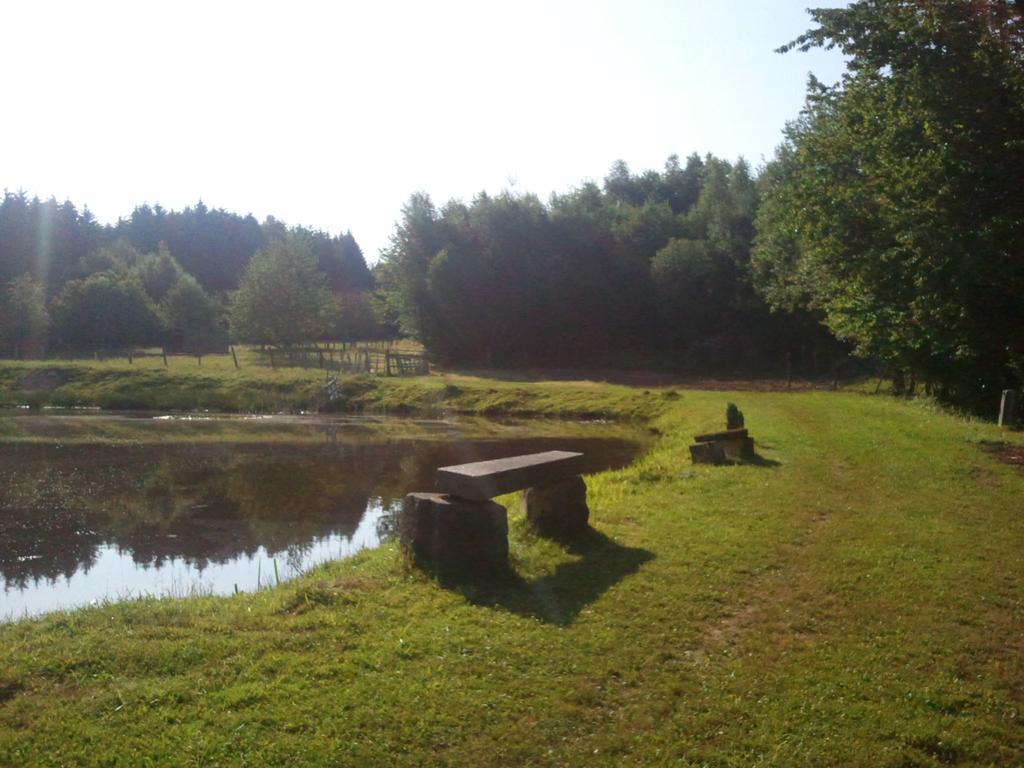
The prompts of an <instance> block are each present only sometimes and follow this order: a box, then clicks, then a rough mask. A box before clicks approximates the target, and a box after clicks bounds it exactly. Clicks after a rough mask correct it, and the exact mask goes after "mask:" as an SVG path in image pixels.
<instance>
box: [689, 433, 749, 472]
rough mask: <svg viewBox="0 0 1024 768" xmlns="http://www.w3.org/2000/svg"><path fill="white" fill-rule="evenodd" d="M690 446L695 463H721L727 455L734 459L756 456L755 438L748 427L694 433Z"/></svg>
mask: <svg viewBox="0 0 1024 768" xmlns="http://www.w3.org/2000/svg"><path fill="white" fill-rule="evenodd" d="M693 441H694V445H691V446H690V457H691V458H692V459H693V463H694V464H721V463H723V462H724V461H725V459H726V457H729V458H733V459H752V458H754V439H753V438H752V437H750V436H749V435H748V434H747V430H746V429H726V430H723V431H722V432H707V433H705V434H703V435H694V438H693Z"/></svg>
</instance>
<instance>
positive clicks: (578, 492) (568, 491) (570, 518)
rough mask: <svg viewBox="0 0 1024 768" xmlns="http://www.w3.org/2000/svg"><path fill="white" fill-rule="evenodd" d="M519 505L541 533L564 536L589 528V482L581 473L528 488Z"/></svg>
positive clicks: (557, 536) (558, 536)
mask: <svg viewBox="0 0 1024 768" xmlns="http://www.w3.org/2000/svg"><path fill="white" fill-rule="evenodd" d="M519 508H520V510H522V512H523V514H524V515H526V519H527V520H528V521H529V522H530V525H532V526H533V528H534V530H536V531H537V533H539V534H540V535H541V536H551V537H554V538H564V537H567V536H574V535H576V534H579V533H582V532H583V531H585V530H586V529H587V522H588V521H589V519H590V509H589V508H588V507H587V484H586V483H584V482H583V478H582V477H580V476H579V475H576V476H575V477H570V478H568V479H566V480H560V481H558V482H556V483H549V484H547V485H539V486H534V487H533V488H527V489H526V492H525V493H524V494H523V500H522V501H521V502H519Z"/></svg>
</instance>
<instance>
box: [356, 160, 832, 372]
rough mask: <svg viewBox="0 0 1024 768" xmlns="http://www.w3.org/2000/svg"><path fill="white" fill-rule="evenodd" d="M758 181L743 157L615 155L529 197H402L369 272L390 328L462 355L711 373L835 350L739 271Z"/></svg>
mask: <svg viewBox="0 0 1024 768" xmlns="http://www.w3.org/2000/svg"><path fill="white" fill-rule="evenodd" d="M758 197H759V193H758V182H757V180H756V179H755V178H754V176H753V174H752V173H751V170H750V168H749V166H748V165H747V163H746V162H744V161H743V160H742V159H741V160H739V161H737V162H735V163H730V162H728V161H726V160H722V159H720V158H716V157H714V156H712V155H708V156H706V157H704V158H701V157H699V156H697V155H691V156H690V157H688V158H687V159H686V161H685V163H684V162H680V160H679V158H678V157H675V156H673V157H670V158H669V159H668V161H667V162H666V164H665V167H664V169H663V170H662V171H646V172H643V173H640V174H634V173H632V172H631V171H630V170H629V168H628V166H627V165H626V164H625V163H624V162H622V161H619V162H616V163H615V164H614V166H613V167H612V169H611V172H610V173H609V175H608V176H607V177H606V178H605V179H604V182H603V184H602V185H600V186H598V185H597V184H595V183H592V182H588V183H584V184H581V185H580V186H578V187H577V188H576V189H574V190H573V191H571V192H569V193H566V194H560V195H554V196H552V198H551V199H550V201H549V202H547V203H543V202H541V201H540V200H539V199H538V198H537V197H536V196H535V195H531V194H514V193H512V192H508V191H506V192H503V193H502V194H499V195H496V196H491V195H487V194H481V195H479V196H477V197H476V198H474V199H473V200H472V201H471V202H470V203H468V204H466V203H463V202H461V201H458V200H453V201H450V202H448V203H447V204H445V205H444V206H442V207H440V208H438V207H437V206H435V204H434V203H433V201H432V200H431V199H430V197H429V196H428V195H426V194H415V195H413V196H412V197H411V198H410V199H409V201H408V203H407V204H406V206H405V207H404V209H403V211H402V217H401V220H400V222H399V223H398V226H397V228H396V231H395V233H394V236H393V237H392V239H391V243H390V245H389V247H388V248H386V249H385V250H384V251H383V253H382V255H381V261H380V263H379V264H378V267H377V270H376V275H377V278H378V281H379V284H380V289H381V292H382V294H383V296H384V298H385V301H386V302H387V305H388V306H389V307H390V308H391V309H392V310H393V311H394V313H395V315H396V317H397V321H398V323H399V325H400V327H401V328H402V329H403V330H404V331H405V332H406V333H408V334H410V335H413V336H415V337H416V338H419V339H420V340H421V341H422V342H423V343H424V344H425V345H426V346H427V348H428V349H430V350H432V351H433V352H435V353H436V354H438V355H439V356H440V357H442V358H444V359H446V360H449V361H452V362H456V363H462V364H473V365H487V366H520V365H581V364H586V365H593V364H599V365H624V364H627V365H628V364H633V365H636V364H651V363H652V362H653V363H655V364H662V365H673V364H674V365H678V366H684V367H687V368H695V367H696V368H701V369H703V370H706V371H708V372H712V371H722V370H736V369H742V370H747V371H750V370H754V369H763V368H764V367H766V366H774V367H777V368H778V367H781V365H782V362H781V361H782V360H783V358H784V356H785V354H786V352H790V351H795V352H797V353H798V355H799V354H800V353H802V355H803V356H802V358H801V359H802V360H803V361H804V362H807V363H808V364H810V363H811V362H812V360H813V358H814V357H818V356H819V353H820V357H821V360H819V364H820V363H822V362H824V358H825V357H828V356H829V355H830V354H831V353H832V352H834V351H835V348H836V344H835V342H834V341H833V340H832V339H831V337H829V336H828V334H827V333H824V332H823V331H822V330H821V328H820V324H819V323H818V322H817V320H816V319H815V317H814V315H813V314H812V313H810V312H804V311H800V310H797V311H794V312H791V313H787V314H785V315H783V314H778V313H776V314H773V313H772V312H771V310H770V308H769V307H768V305H767V304H766V303H765V302H764V301H763V300H762V299H761V298H760V297H759V296H758V295H757V293H756V291H755V290H754V286H753V285H752V283H751V282H750V280H749V264H750V255H751V240H752V234H753V224H754V216H755V214H756V211H757V201H758Z"/></svg>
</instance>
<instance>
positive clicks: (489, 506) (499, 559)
mask: <svg viewBox="0 0 1024 768" xmlns="http://www.w3.org/2000/svg"><path fill="white" fill-rule="evenodd" d="M398 538H399V542H400V543H401V546H402V548H403V549H404V550H405V551H406V552H408V553H410V554H411V555H412V556H413V558H414V559H415V560H417V561H419V562H420V563H421V564H426V565H431V566H434V567H436V568H439V569H441V570H459V571H471V572H475V573H489V572H495V571H499V570H502V569H504V568H507V567H508V511H507V510H506V509H505V508H504V507H503V506H501V505H500V504H496V503H494V502H493V501H470V500H468V499H460V498H458V497H457V496H449V495H447V494H442V493H410V494H408V495H407V496H406V497H405V498H404V499H403V500H402V514H401V516H400V517H399V520H398Z"/></svg>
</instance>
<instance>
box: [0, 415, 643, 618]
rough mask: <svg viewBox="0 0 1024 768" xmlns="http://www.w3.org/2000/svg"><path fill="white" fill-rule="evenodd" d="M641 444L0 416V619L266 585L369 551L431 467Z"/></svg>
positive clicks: (618, 452)
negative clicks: (108, 602)
mask: <svg viewBox="0 0 1024 768" xmlns="http://www.w3.org/2000/svg"><path fill="white" fill-rule="evenodd" d="M643 444H644V437H643V435H642V434H641V433H639V432H638V431H635V430H633V429H630V428H628V427H623V426H619V425H611V424H586V423H574V422H553V421H537V422H507V423H496V422H488V421H483V420H462V421H441V420H432V421H428V420H410V419H391V418H386V417H364V418H359V417H343V418H321V417H312V416H308V417H301V416H299V417H296V416H281V417H259V418H241V417H226V416H202V417H176V416H162V415H143V416H140V415H118V414H97V415H82V414H74V415H67V414H50V415H0V587H2V589H0V620H5V619H8V620H9V619H12V618H15V619H16V618H20V617H23V616H29V615H37V614H40V613H45V612H47V611H52V610H57V609H63V608H73V607H76V606H81V605H86V604H91V603H96V602H101V601H104V600H116V599H127V598H131V597H136V596H141V595H177V596H184V595H189V594H229V593H231V592H234V591H236V590H240V591H250V590H254V589H259V588H261V587H267V586H271V585H273V584H275V583H277V582H278V581H284V580H286V579H289V578H293V577H294V576H296V575H298V574H300V573H302V572H304V571H306V570H308V569H309V568H311V567H313V566H315V565H317V564H319V563H322V562H324V561H327V560H331V559H337V558H343V557H346V556H349V555H351V554H353V553H355V552H357V551H359V550H360V549H363V548H365V547H373V546H376V545H377V544H378V543H379V542H380V541H381V539H382V537H383V536H386V535H387V531H388V529H389V521H390V516H391V515H393V513H394V512H396V511H397V509H398V508H399V507H400V506H401V500H402V497H403V496H404V495H405V494H406V493H408V492H410V491H423V490H431V489H432V488H433V486H434V470H435V469H436V468H437V467H439V466H444V465H447V464H460V463H463V462H468V461H478V460H484V459H490V458H498V457H501V456H512V455H516V454H522V453H534V452H537V451H546V450H555V449H560V450H571V451H580V452H582V453H583V454H584V455H585V460H586V471H587V472H596V471H600V470H603V469H608V468H616V467H620V466H624V465H626V464H628V463H629V462H630V461H631V460H632V459H633V458H634V457H635V456H636V454H637V453H638V452H639V451H640V450H641V449H642V447H643Z"/></svg>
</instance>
